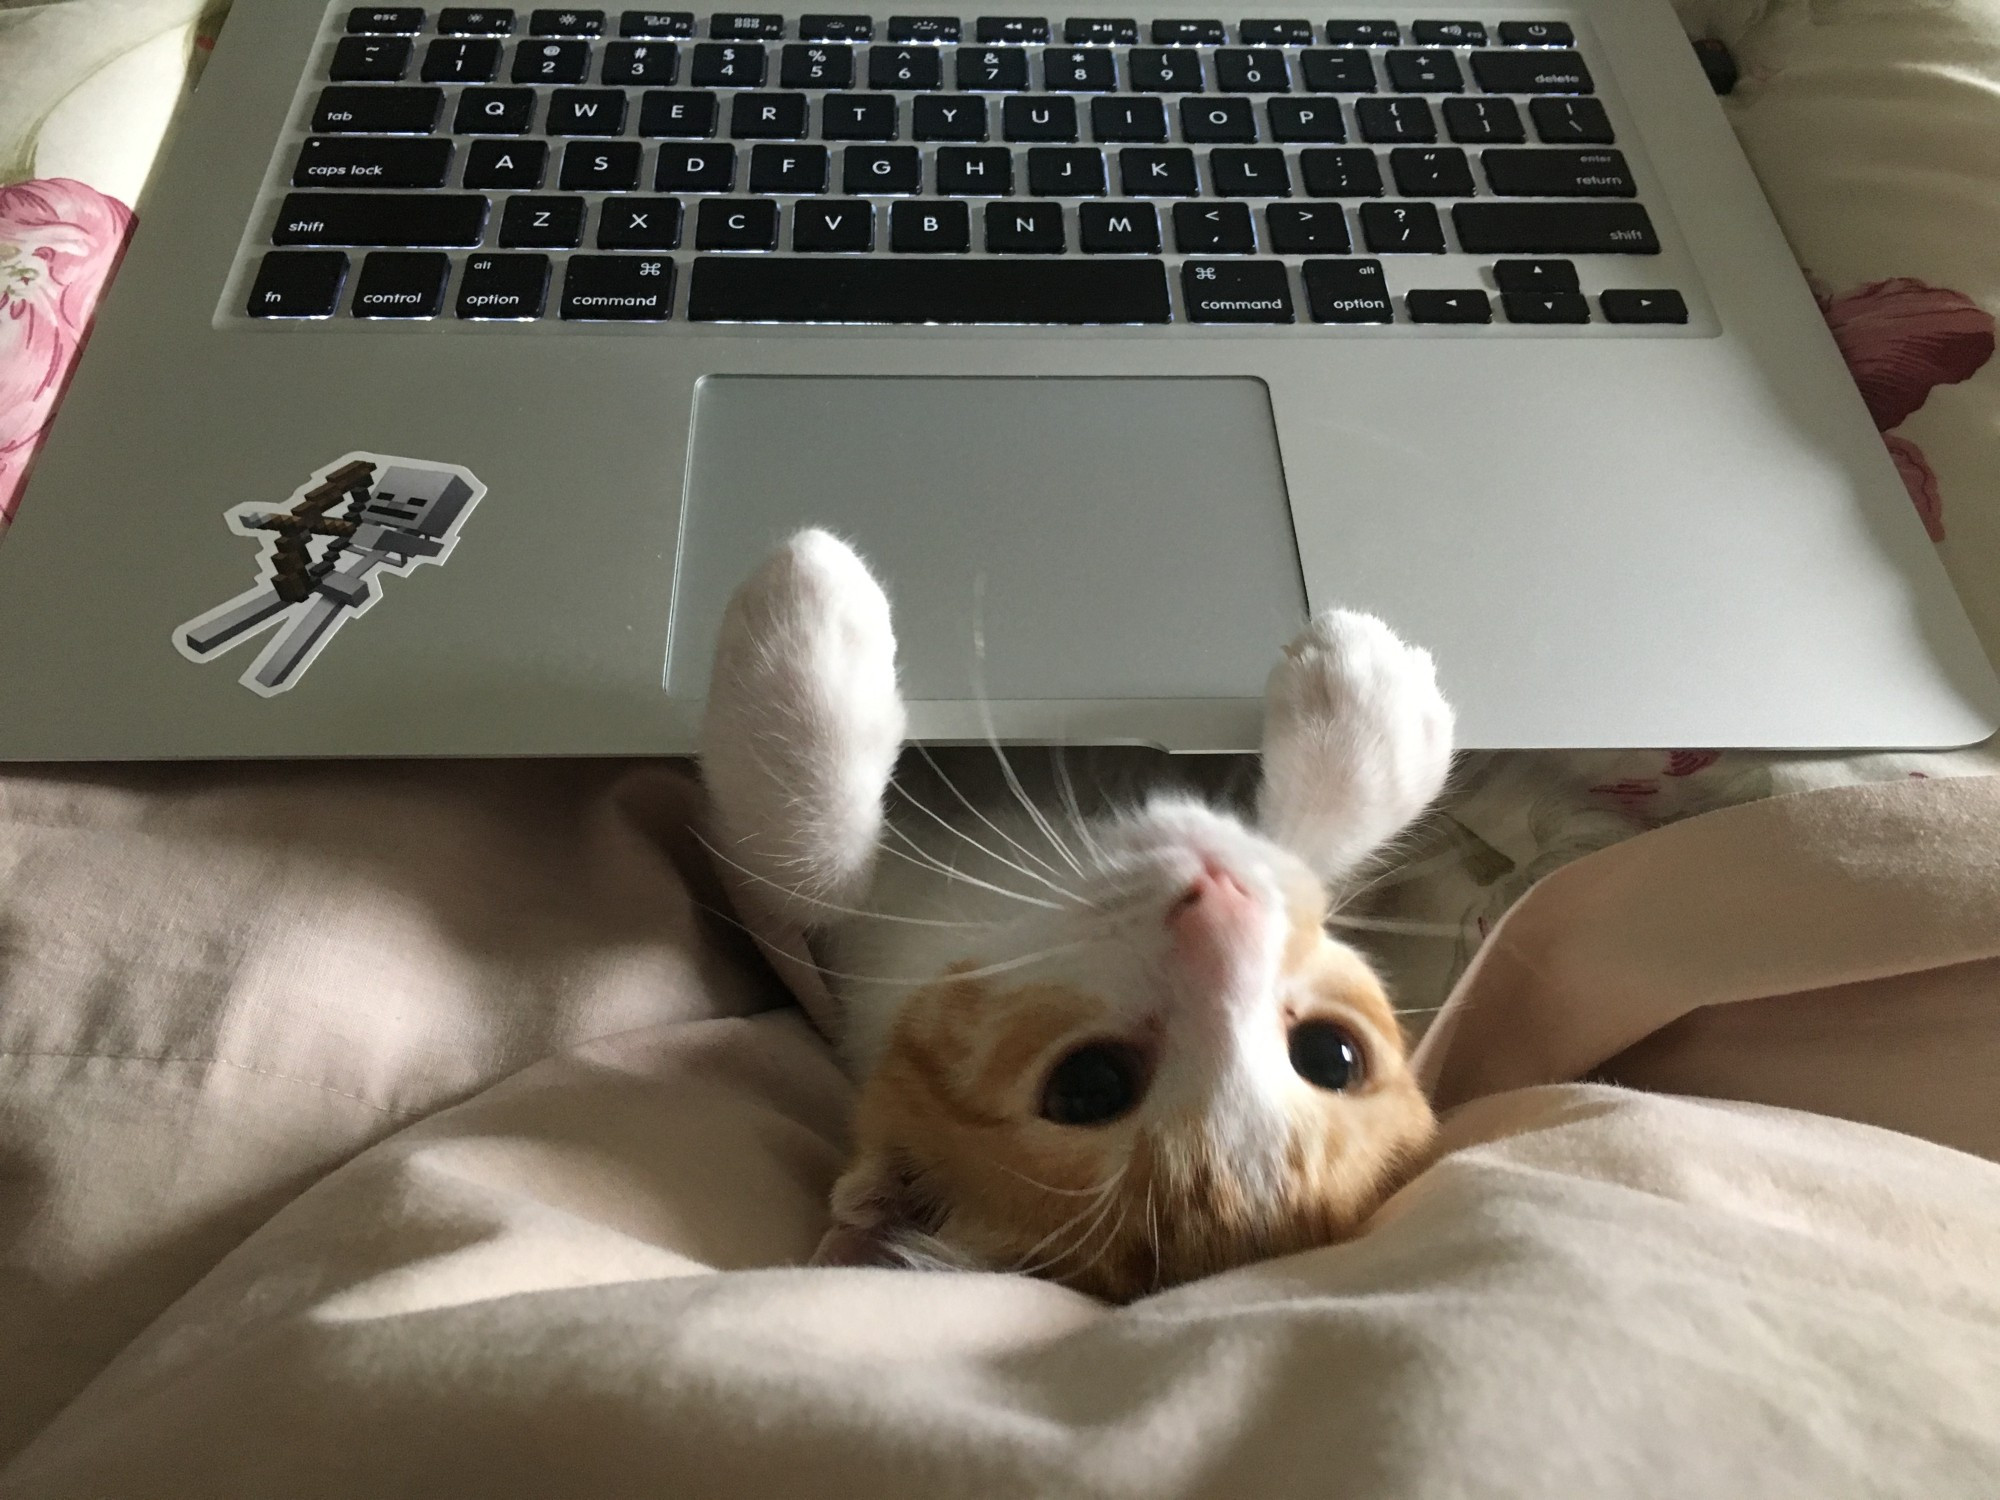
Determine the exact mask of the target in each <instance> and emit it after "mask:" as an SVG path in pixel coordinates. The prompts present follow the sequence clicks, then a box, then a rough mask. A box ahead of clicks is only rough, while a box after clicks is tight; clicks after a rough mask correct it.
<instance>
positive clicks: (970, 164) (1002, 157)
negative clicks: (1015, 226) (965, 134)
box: [937, 146, 1014, 198]
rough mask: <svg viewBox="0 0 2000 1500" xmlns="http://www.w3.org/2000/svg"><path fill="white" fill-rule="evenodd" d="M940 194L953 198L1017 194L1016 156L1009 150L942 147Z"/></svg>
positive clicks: (939, 176)
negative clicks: (1015, 192)
mask: <svg viewBox="0 0 2000 1500" xmlns="http://www.w3.org/2000/svg"><path fill="white" fill-rule="evenodd" d="M937 190H938V191H939V192H940V193H942V194H944V195H945V196H946V197H949V198H1004V197H1006V196H1007V195H1008V194H1009V193H1011V192H1013V191H1014V153H1013V152H1011V151H1009V150H1008V149H1007V148H1006V147H1005V146H941V147H939V148H938V154H937Z"/></svg>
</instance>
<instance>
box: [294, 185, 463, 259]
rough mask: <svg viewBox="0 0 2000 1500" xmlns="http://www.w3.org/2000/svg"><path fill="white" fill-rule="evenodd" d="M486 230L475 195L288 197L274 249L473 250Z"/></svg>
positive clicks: (298, 195) (397, 194)
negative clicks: (383, 247)
mask: <svg viewBox="0 0 2000 1500" xmlns="http://www.w3.org/2000/svg"><path fill="white" fill-rule="evenodd" d="M485 228H486V200H485V199H484V198H482V197H480V196H479V195H478V194H477V193H290V194H287V195H286V197H285V201H284V203H283V204H282V205H281V206H280V207H279V209H278V222H277V227H276V228H274V229H273V230H272V231H271V243H272V244H274V245H390V246H395V247H397V248H418V249H430V248H438V247H443V246H450V245H476V244H478V243H479V237H480V235H481V233H482V232H484V230H485Z"/></svg>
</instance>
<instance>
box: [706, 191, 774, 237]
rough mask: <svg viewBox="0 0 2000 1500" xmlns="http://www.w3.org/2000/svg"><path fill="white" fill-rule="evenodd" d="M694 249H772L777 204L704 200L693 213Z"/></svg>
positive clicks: (761, 201)
mask: <svg viewBox="0 0 2000 1500" xmlns="http://www.w3.org/2000/svg"><path fill="white" fill-rule="evenodd" d="M694 247H695V249H697V250H775V249H777V248H778V205H777V204H775V203H773V202H772V201H771V200H770V199H769V198H707V199H704V200H703V201H702V204H701V206H700V207H699V208H697V209H696V210H695V221H694Z"/></svg>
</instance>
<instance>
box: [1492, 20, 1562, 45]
mask: <svg viewBox="0 0 2000 1500" xmlns="http://www.w3.org/2000/svg"><path fill="white" fill-rule="evenodd" d="M1575 41H1576V33H1575V32H1573V31H1571V30H1570V29H1569V25H1568V23H1567V22H1563V21H1502V22H1501V23H1500V45H1501V46H1503V47H1567V46H1569V45H1571V44H1572V43H1573V42H1575Z"/></svg>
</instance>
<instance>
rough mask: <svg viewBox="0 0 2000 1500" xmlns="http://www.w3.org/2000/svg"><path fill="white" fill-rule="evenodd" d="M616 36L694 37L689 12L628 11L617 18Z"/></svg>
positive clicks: (690, 12) (690, 13)
mask: <svg viewBox="0 0 2000 1500" xmlns="http://www.w3.org/2000/svg"><path fill="white" fill-rule="evenodd" d="M618 34H619V35H620V36H631V37H663V38H669V39H671V38H674V37H684V36H693V35H694V12H693V11H691V10H628V11H626V12H625V13H624V14H623V15H621V16H620V17H619V18H618Z"/></svg>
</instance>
